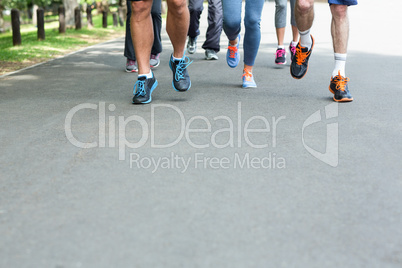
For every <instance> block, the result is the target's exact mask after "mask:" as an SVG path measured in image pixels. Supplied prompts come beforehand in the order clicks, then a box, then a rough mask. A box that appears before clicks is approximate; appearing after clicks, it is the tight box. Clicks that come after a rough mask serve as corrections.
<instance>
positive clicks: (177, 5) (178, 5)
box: [167, 0, 188, 16]
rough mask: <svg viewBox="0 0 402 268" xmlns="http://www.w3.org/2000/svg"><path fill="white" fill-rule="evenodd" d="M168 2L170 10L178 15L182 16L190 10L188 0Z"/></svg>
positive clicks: (171, 0)
mask: <svg viewBox="0 0 402 268" xmlns="http://www.w3.org/2000/svg"><path fill="white" fill-rule="evenodd" d="M167 3H168V12H169V13H171V14H174V15H176V16H181V15H182V14H184V13H185V12H188V7H187V1H186V0H170V1H167Z"/></svg>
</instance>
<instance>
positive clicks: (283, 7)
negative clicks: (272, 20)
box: [275, 1, 287, 11]
mask: <svg viewBox="0 0 402 268" xmlns="http://www.w3.org/2000/svg"><path fill="white" fill-rule="evenodd" d="M286 5H287V2H286V1H280V2H279V3H276V5H275V8H276V10H277V11H282V10H286V8H287V6H286Z"/></svg>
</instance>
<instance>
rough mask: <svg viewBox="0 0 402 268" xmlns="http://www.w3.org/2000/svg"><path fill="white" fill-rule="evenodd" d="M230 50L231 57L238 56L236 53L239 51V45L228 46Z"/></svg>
mask: <svg viewBox="0 0 402 268" xmlns="http://www.w3.org/2000/svg"><path fill="white" fill-rule="evenodd" d="M228 50H229V58H232V59H234V58H236V53H237V47H235V46H228Z"/></svg>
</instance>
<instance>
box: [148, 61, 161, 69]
mask: <svg viewBox="0 0 402 268" xmlns="http://www.w3.org/2000/svg"><path fill="white" fill-rule="evenodd" d="M160 63H161V62H160V61H159V62H158V64H156V65H150V66H149V67H151V68H156V67H158V66H159V64H160Z"/></svg>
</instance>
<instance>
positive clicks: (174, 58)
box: [172, 54, 182, 60]
mask: <svg viewBox="0 0 402 268" xmlns="http://www.w3.org/2000/svg"><path fill="white" fill-rule="evenodd" d="M172 59H173V60H181V59H182V58H176V57H174V56H173V54H172Z"/></svg>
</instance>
